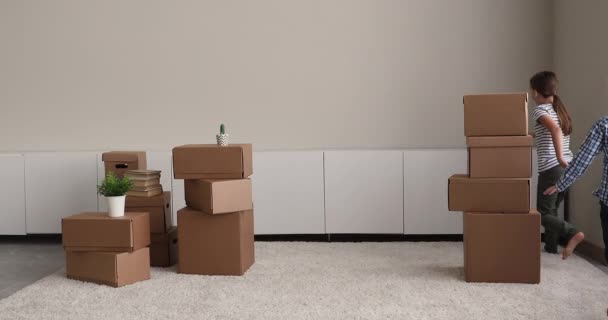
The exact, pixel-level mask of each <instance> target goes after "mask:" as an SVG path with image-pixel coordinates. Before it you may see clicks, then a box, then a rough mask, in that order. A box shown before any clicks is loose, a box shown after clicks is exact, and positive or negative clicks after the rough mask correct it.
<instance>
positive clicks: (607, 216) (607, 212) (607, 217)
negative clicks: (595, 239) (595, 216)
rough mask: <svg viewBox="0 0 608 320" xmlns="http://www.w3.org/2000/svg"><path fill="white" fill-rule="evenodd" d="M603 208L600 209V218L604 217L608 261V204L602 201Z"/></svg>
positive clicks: (607, 258)
mask: <svg viewBox="0 0 608 320" xmlns="http://www.w3.org/2000/svg"><path fill="white" fill-rule="evenodd" d="M600 206H601V207H602V210H601V211H600V218H601V219H602V235H603V236H604V248H606V249H605V251H604V254H605V256H606V261H608V206H607V205H605V204H604V203H603V202H601V201H600Z"/></svg>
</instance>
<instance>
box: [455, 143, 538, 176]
mask: <svg viewBox="0 0 608 320" xmlns="http://www.w3.org/2000/svg"><path fill="white" fill-rule="evenodd" d="M467 145H468V146H469V177H471V178H530V177H532V145H533V138H532V136H514V137H468V138H467Z"/></svg>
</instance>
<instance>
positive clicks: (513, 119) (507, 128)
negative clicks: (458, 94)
mask: <svg viewBox="0 0 608 320" xmlns="http://www.w3.org/2000/svg"><path fill="white" fill-rule="evenodd" d="M527 98H528V96H527V94H526V93H513V94H486V95H467V96H465V97H464V99H463V100H464V121H465V125H464V126H465V136H466V137H467V146H468V150H469V161H468V174H459V175H454V176H452V177H451V178H450V179H449V183H448V184H449V186H448V193H449V200H448V202H449V209H450V211H463V212H464V223H463V225H464V230H463V231H464V269H465V280H466V281H467V282H504V283H539V282H540V241H541V239H540V215H539V213H538V212H537V211H536V210H533V209H531V206H530V182H531V180H530V178H531V177H532V145H533V139H532V137H531V136H529V135H528V99H527Z"/></svg>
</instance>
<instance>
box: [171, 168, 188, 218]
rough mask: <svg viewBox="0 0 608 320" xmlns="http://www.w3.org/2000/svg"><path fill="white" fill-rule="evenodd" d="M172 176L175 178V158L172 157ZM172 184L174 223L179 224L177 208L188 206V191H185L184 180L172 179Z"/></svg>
mask: <svg viewBox="0 0 608 320" xmlns="http://www.w3.org/2000/svg"><path fill="white" fill-rule="evenodd" d="M171 159H172V160H171V177H172V178H173V158H171ZM171 185H172V193H171V199H172V201H171V202H172V203H171V205H172V207H173V221H174V222H173V223H174V224H175V225H177V210H179V209H181V208H183V207H185V206H186V192H185V191H184V180H182V179H174V178H173V180H172V181H171Z"/></svg>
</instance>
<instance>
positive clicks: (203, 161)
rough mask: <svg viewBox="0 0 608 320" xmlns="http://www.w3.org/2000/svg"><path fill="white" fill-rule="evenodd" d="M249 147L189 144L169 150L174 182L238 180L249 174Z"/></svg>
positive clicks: (251, 161) (250, 170)
mask: <svg viewBox="0 0 608 320" xmlns="http://www.w3.org/2000/svg"><path fill="white" fill-rule="evenodd" d="M252 157H253V151H252V146H251V144H231V145H228V146H224V147H220V146H218V145H215V144H191V145H185V146H180V147H175V148H173V175H174V177H175V179H242V178H247V177H249V176H250V175H251V174H253V160H252Z"/></svg>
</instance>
